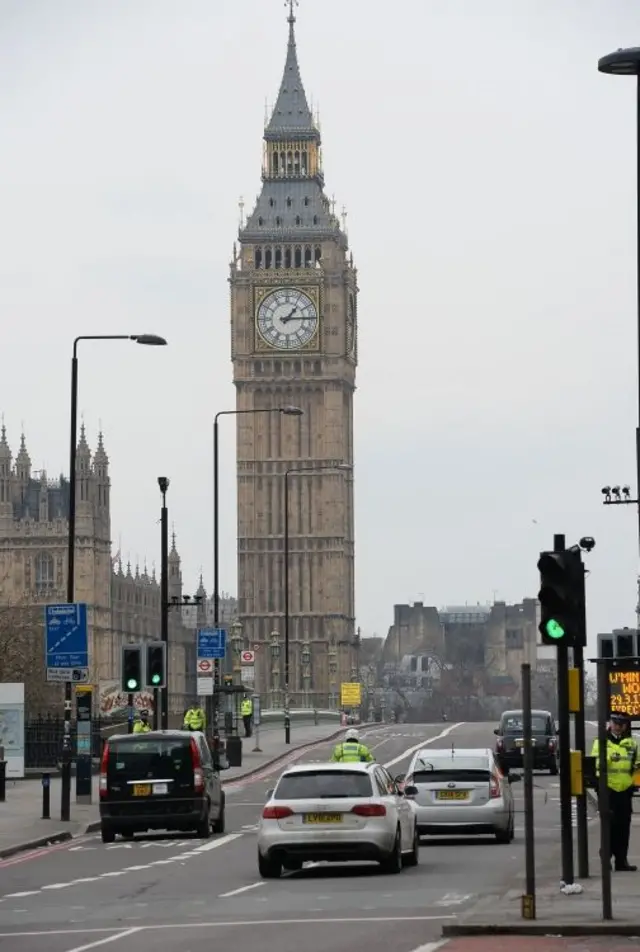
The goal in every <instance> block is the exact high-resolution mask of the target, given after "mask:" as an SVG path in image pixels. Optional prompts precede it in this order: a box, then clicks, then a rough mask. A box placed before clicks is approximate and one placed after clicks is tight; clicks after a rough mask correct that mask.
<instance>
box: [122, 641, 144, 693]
mask: <svg viewBox="0 0 640 952" xmlns="http://www.w3.org/2000/svg"><path fill="white" fill-rule="evenodd" d="M121 671H122V690H123V691H124V692H125V693H126V694H137V693H138V692H139V691H141V690H142V648H141V647H140V645H123V647H122V668H121Z"/></svg>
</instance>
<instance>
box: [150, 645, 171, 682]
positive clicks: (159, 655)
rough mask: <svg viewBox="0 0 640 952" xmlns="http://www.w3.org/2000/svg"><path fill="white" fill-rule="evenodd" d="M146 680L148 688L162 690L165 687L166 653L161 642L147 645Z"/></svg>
mask: <svg viewBox="0 0 640 952" xmlns="http://www.w3.org/2000/svg"><path fill="white" fill-rule="evenodd" d="M146 671H147V679H146V686H147V687H148V688H164V687H166V686H167V652H166V647H165V645H164V643H163V642H161V641H159V642H154V644H151V645H147V668H146Z"/></svg>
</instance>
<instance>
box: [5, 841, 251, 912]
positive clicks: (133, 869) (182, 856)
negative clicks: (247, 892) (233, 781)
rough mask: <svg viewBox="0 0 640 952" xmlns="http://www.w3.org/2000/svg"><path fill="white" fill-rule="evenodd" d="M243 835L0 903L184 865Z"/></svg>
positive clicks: (11, 896) (10, 896) (15, 895)
mask: <svg viewBox="0 0 640 952" xmlns="http://www.w3.org/2000/svg"><path fill="white" fill-rule="evenodd" d="M243 835H244V834H243V833H228V834H227V835H226V836H221V837H220V839H218V840H211V841H210V842H209V843H203V845H202V846H197V847H196V848H195V849H194V850H189V852H186V853H177V854H176V855H175V856H170V857H167V858H166V859H157V860H154V861H153V862H151V863H145V864H144V865H136V866H125V867H124V869H116V870H112V871H111V872H108V873H100V874H98V875H97V876H83V877H81V878H79V879H72V880H70V881H69V882H66V883H50V884H48V885H46V886H42V887H40V888H39V889H30V890H27V891H25V892H15V893H7V894H6V895H4V896H2V897H1V898H0V903H2V902H6V901H7V900H8V899H24V898H26V897H27V896H37V895H40V894H41V893H43V892H49V891H50V890H56V889H68V888H69V887H70V886H80V885H83V884H84V883H94V882H99V881H100V880H101V879H111V878H114V877H116V876H126V874H127V873H139V872H140V871H141V870H145V869H152V868H153V867H154V866H167V865H169V864H170V863H183V862H185V861H186V860H188V859H192V858H193V857H194V856H200V855H201V854H202V853H208V852H209V850H215V849H218V847H220V846H226V845H227V844H228V843H232V842H233V841H234V840H237V839H239V838H240V837H241V836H243Z"/></svg>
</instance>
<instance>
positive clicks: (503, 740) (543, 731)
mask: <svg viewBox="0 0 640 952" xmlns="http://www.w3.org/2000/svg"><path fill="white" fill-rule="evenodd" d="M493 733H494V734H496V735H497V737H498V740H497V741H496V759H497V760H498V763H499V764H500V767H501V769H502V770H503V771H505V772H507V771H508V770H509V767H522V766H523V757H522V752H523V747H524V738H523V713H522V711H505V712H504V713H503V715H502V717H501V718H500V726H499V727H496V729H495V730H494V732H493ZM531 739H532V741H533V745H532V746H533V768H534V770H548V771H549V773H550V774H552V775H553V776H555V774H557V773H558V736H557V731H556V725H555V721H554V719H553V716H552V715H551V713H550V712H549V711H531Z"/></svg>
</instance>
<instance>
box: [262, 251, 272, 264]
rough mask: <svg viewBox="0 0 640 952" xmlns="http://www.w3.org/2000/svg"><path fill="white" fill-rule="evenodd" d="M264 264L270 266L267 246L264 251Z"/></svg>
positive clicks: (269, 254) (269, 252)
mask: <svg viewBox="0 0 640 952" xmlns="http://www.w3.org/2000/svg"><path fill="white" fill-rule="evenodd" d="M264 266H265V268H270V267H271V248H267V250H266V251H265V253H264Z"/></svg>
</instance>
